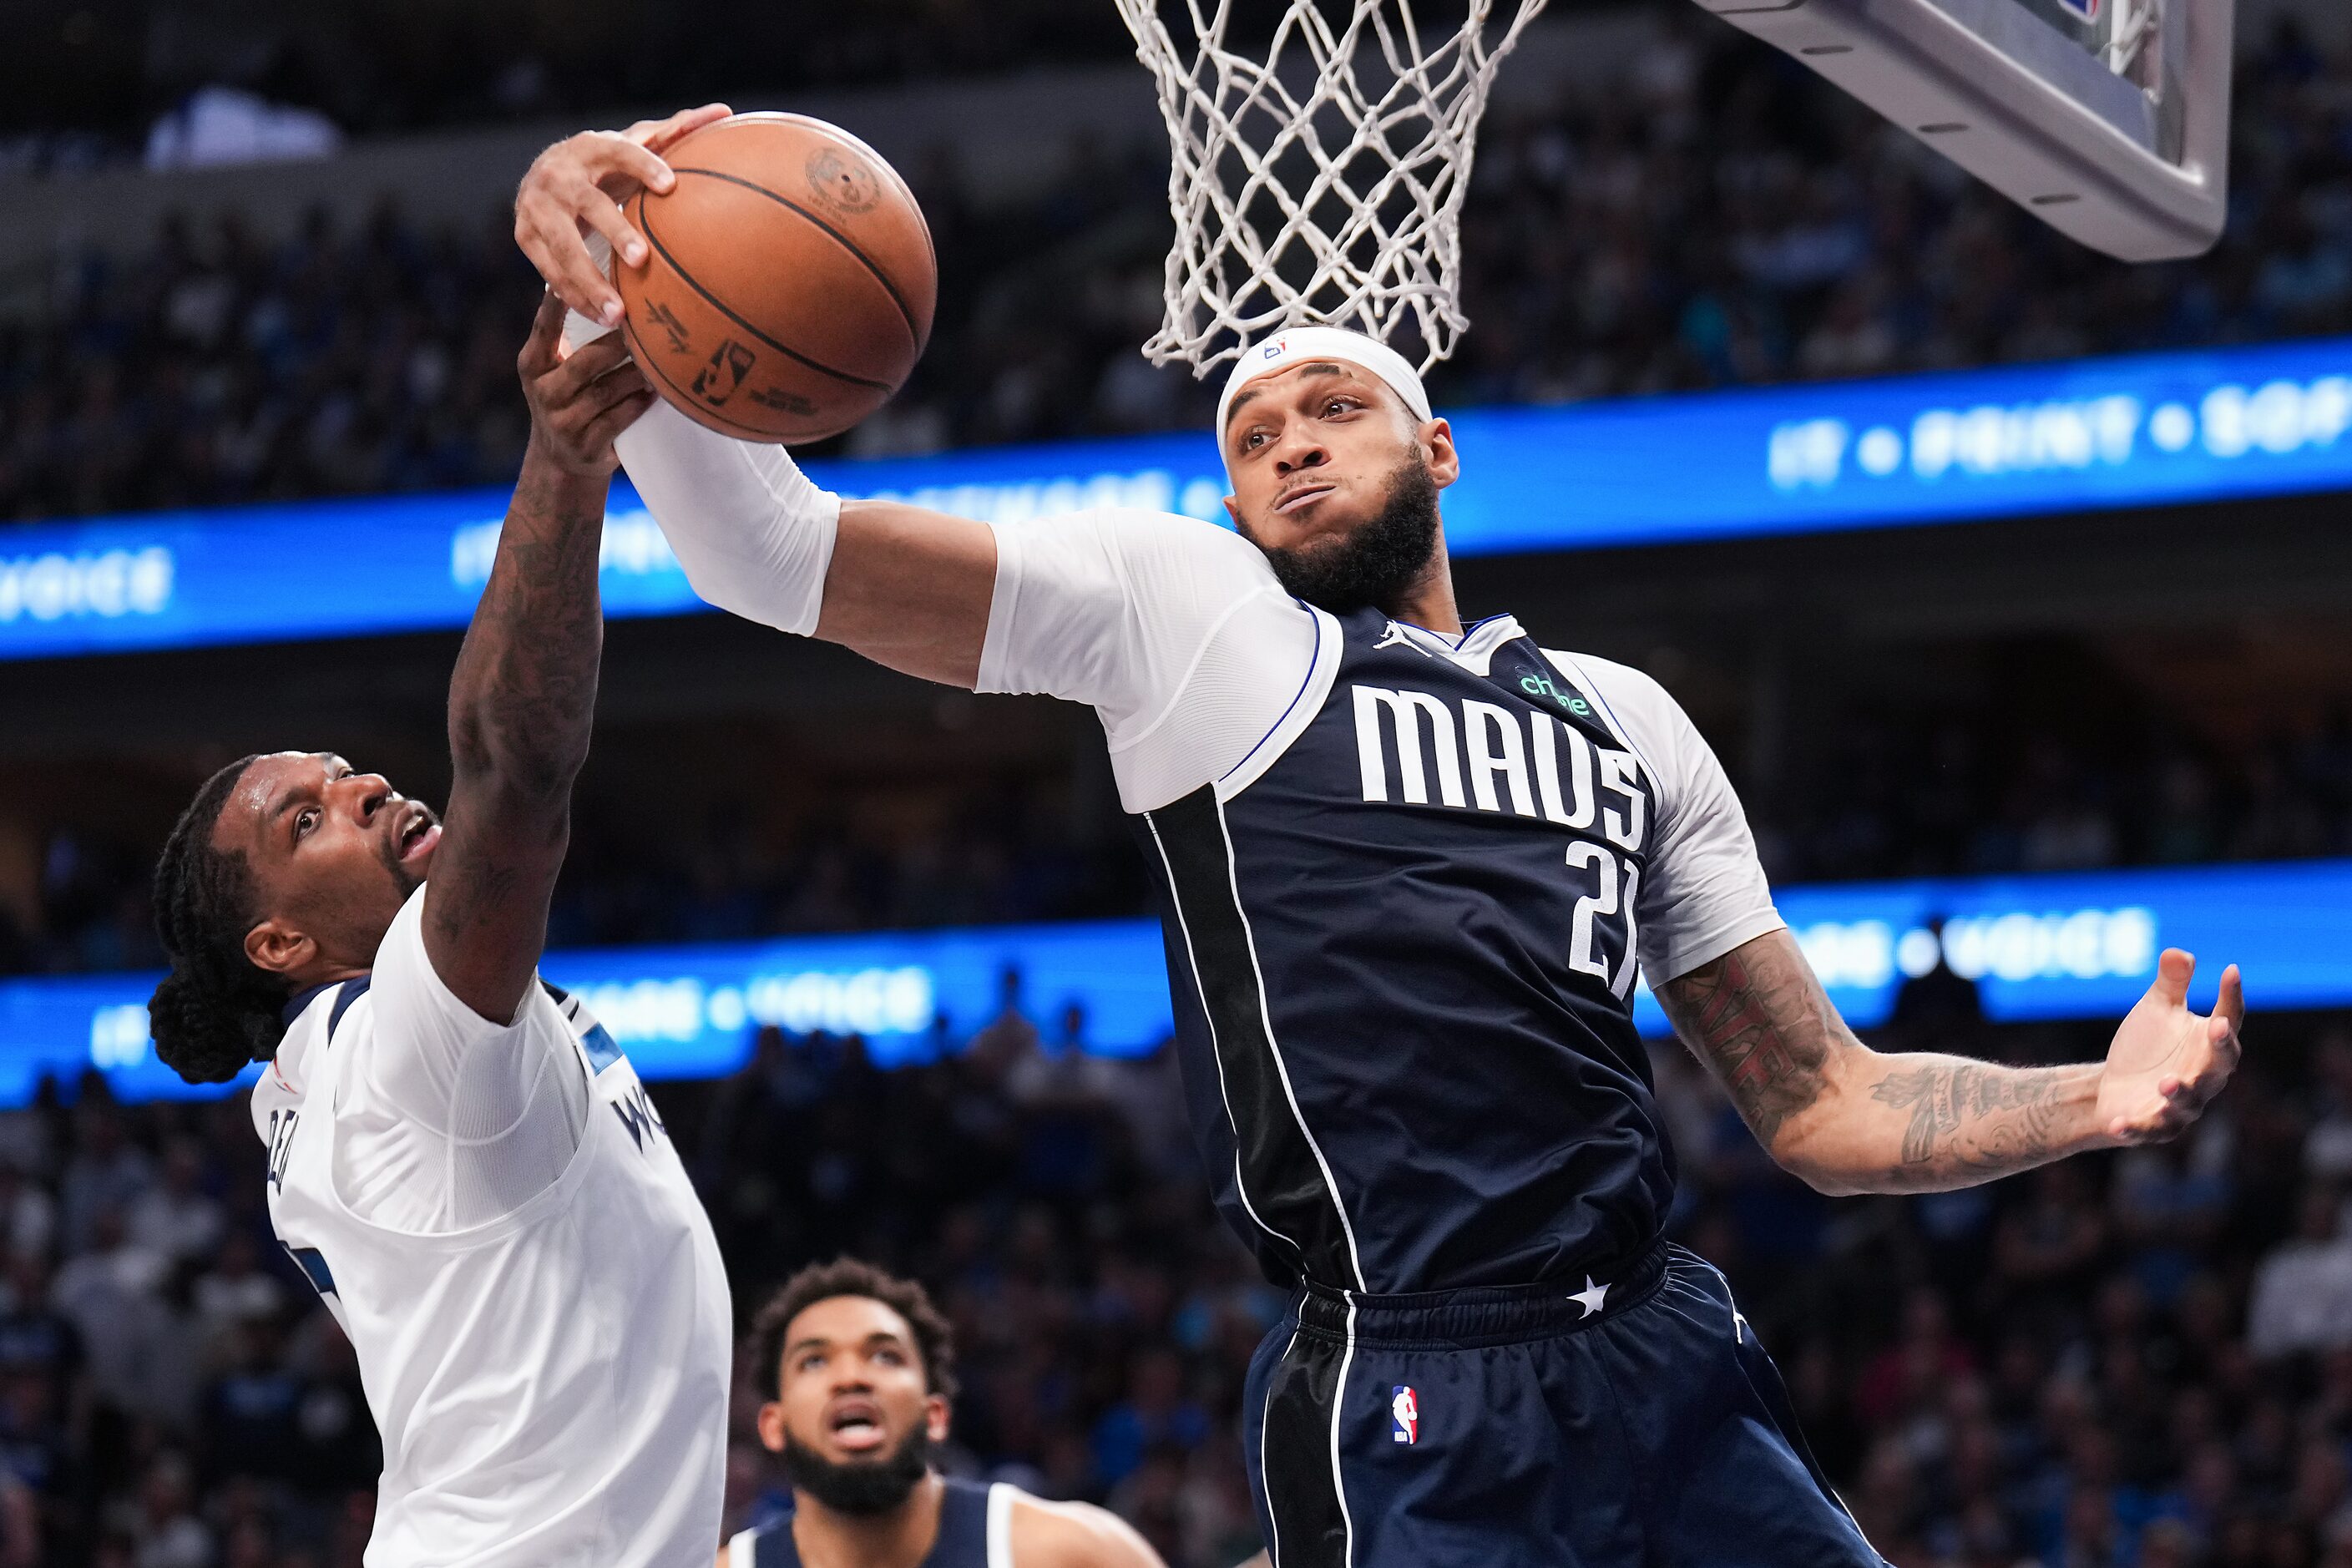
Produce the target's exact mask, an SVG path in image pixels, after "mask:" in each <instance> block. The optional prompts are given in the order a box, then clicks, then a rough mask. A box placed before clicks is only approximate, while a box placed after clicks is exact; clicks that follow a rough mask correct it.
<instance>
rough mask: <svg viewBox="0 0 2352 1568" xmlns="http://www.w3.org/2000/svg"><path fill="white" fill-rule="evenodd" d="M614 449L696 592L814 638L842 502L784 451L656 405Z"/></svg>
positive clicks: (726, 607)
mask: <svg viewBox="0 0 2352 1568" xmlns="http://www.w3.org/2000/svg"><path fill="white" fill-rule="evenodd" d="M615 446H616V447H617V448H618V450H619V452H620V454H621V461H622V463H623V465H624V466H625V467H626V468H627V469H628V472H629V482H630V483H631V484H634V485H635V486H636V489H637V496H638V499H640V500H643V501H644V502H645V503H646V510H648V511H650V512H652V513H653V514H654V521H656V522H658V523H659V524H661V531H662V532H663V534H664V535H665V536H666V537H667V539H668V540H669V547H670V550H671V551H672V552H674V553H675V554H676V555H677V563H678V564H679V565H680V566H683V567H684V568H686V580H687V581H688V582H689V583H691V584H694V591H695V592H696V593H698V594H699V595H702V597H703V598H704V599H705V600H706V601H708V602H709V603H710V604H712V605H717V606H718V607H719V609H722V610H727V611H730V612H731V613H732V614H735V615H738V616H743V617H744V618H745V619H747V620H753V621H760V622H762V623H764V624H765V625H768V626H775V627H777V628H779V629H780V630H782V631H788V632H796V633H798V634H800V635H801V636H803V637H806V636H808V635H809V634H810V633H812V632H814V631H815V630H816V618H817V611H818V610H819V608H820V607H821V606H822V605H824V574H825V571H826V569H827V568H828V567H830V566H831V565H832V564H833V542H834V539H835V536H836V534H837V533H838V532H839V530H840V526H841V498H840V497H839V496H836V495H835V494H834V493H833V492H831V491H830V490H823V489H818V488H817V487H816V485H815V483H814V481H812V480H811V479H809V477H808V476H807V475H805V474H803V473H802V472H801V471H800V469H799V468H798V467H797V466H795V465H794V464H793V459H792V456H791V454H790V453H788V452H786V451H785V450H784V449H783V448H782V447H770V446H762V445H760V444H757V443H754V442H751V441H738V440H736V439H734V438H733V437H728V436H721V435H719V433H718V432H717V431H715V430H706V429H704V428H703V427H702V426H699V425H697V424H696V423H695V422H694V421H693V420H691V419H689V418H688V417H687V416H685V415H683V414H680V413H679V412H678V411H677V409H675V408H673V407H671V406H670V405H669V404H668V403H667V402H665V401H663V400H662V399H659V398H656V399H655V401H654V405H653V406H652V407H651V408H648V409H647V410H646V413H645V416H644V417H643V418H641V419H639V420H638V421H637V422H636V423H635V425H632V426H629V427H628V428H627V429H626V430H625V431H623V432H622V433H621V438H620V440H619V441H618V442H617V443H615Z"/></svg>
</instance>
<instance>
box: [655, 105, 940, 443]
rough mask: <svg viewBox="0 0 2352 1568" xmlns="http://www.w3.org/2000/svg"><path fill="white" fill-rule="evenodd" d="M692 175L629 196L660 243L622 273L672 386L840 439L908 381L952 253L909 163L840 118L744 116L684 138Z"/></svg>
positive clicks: (742, 413)
mask: <svg viewBox="0 0 2352 1568" xmlns="http://www.w3.org/2000/svg"><path fill="white" fill-rule="evenodd" d="M668 162H669V164H670V167H671V168H672V170H674V171H675V172H676V174H677V184H675V185H673V186H672V187H671V188H670V190H669V191H668V192H667V194H665V195H656V194H654V193H652V192H650V191H647V192H640V193H639V194H638V195H636V196H635V197H633V198H632V199H631V200H630V201H629V203H628V205H627V213H628V217H629V221H630V222H631V223H633V224H635V226H636V229H637V232H638V233H639V234H642V235H643V236H645V238H646V249H647V254H646V259H645V261H644V262H643V263H642V264H640V265H638V266H635V267H629V266H622V267H620V268H618V269H617V273H616V278H615V280H616V282H617V283H618V284H619V287H620V290H621V299H622V301H623V302H624V304H625V306H626V307H627V314H626V316H625V320H624V322H623V329H624V331H625V332H626V333H627V336H628V343H629V351H630V353H632V354H634V355H635V358H636V362H637V363H638V364H639V365H640V366H642V367H643V368H644V370H645V373H646V378H647V379H648V380H649V381H651V382H652V383H653V384H654V386H655V388H656V390H658V391H659V392H660V394H661V395H663V396H664V397H666V398H667V399H668V400H669V401H670V402H672V403H674V404H676V405H677V406H678V407H679V408H680V409H682V410H684V411H685V412H686V413H687V414H688V415H689V416H692V417H693V418H695V419H697V420H698V421H700V422H701V423H702V424H704V425H707V426H709V427H710V428H712V429H713V430H717V431H719V432H721V433H723V434H725V435H729V436H734V437H740V438H741V439H744V440H751V441H782V442H805V441H819V440H823V439H824V438H825V437H829V436H837V435H839V434H840V433H841V432H843V431H844V430H846V429H848V428H849V427H850V426H853V425H856V423H857V422H858V421H860V420H862V419H864V418H865V417H866V416H867V415H869V414H872V413H873V412H874V411H875V410H876V409H877V408H879V407H881V406H882V405H883V404H884V403H886V402H887V401H888V400H889V398H890V395H892V394H893V393H895V392H897V391H898V388H899V387H900V386H902V385H903V384H905V383H906V380H907V377H908V374H909V373H911V372H912V371H913V370H914V368H915V362H916V360H917V359H919V358H920V357H921V355H922V352H923V345H924V343H925V342H927V341H928V340H929V337H930V331H931V315H932V310H933V308H934V307H935V305H936V304H937V301H938V298H939V266H938V262H937V261H936V259H935V258H934V257H933V255H932V251H931V235H930V229H929V226H927V225H926V224H925V223H924V222H923V214H922V209H921V208H920V207H919V206H918V205H916V203H915V197H914V194H913V193H912V192H910V191H909V190H908V188H907V183H906V182H905V181H904V180H902V179H900V178H899V177H898V171H897V170H895V169H893V168H891V167H890V165H889V164H888V163H886V162H884V161H883V159H882V157H881V155H880V154H878V153H876V152H875V151H874V149H872V148H871V147H868V146H867V145H866V143H865V142H860V141H859V140H858V139H857V138H856V137H855V136H852V135H850V134H849V133H848V132H845V131H843V130H841V129H840V128H839V127H837V126H833V125H828V124H826V123H825V122H824V121H821V120H812V119H810V118H808V117H807V116H805V115H800V114H738V115H734V116H732V117H730V118H729V119H726V120H722V121H719V122H718V123H716V124H713V125H709V126H705V127H704V128H703V129H702V130H700V131H698V132H694V133H693V134H692V135H690V136H688V137H687V138H686V139H685V140H684V141H682V142H679V143H677V146H675V147H673V148H671V149H670V152H669V154H668Z"/></svg>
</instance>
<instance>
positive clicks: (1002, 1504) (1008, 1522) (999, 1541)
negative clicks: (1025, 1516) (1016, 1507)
mask: <svg viewBox="0 0 2352 1568" xmlns="http://www.w3.org/2000/svg"><path fill="white" fill-rule="evenodd" d="M729 1568H736V1565H735V1564H730V1565H729ZM988 1568H1013V1489H1012V1488H1011V1487H1009V1486H1007V1485H1006V1484H1005V1483H1004V1482H1003V1481H997V1482H994V1483H992V1485H991V1486H990V1487H989V1489H988Z"/></svg>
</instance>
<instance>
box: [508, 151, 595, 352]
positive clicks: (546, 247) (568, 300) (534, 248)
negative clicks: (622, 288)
mask: <svg viewBox="0 0 2352 1568" xmlns="http://www.w3.org/2000/svg"><path fill="white" fill-rule="evenodd" d="M586 189H588V190H589V191H591V192H592V193H593V192H594V191H595V187H594V186H593V185H588V186H586ZM595 199H596V200H597V201H599V202H604V201H605V197H604V196H603V195H601V194H598V195H596V198H595ZM608 205H609V204H608ZM515 216H516V227H517V233H518V235H520V234H522V233H524V231H525V226H526V225H528V234H529V239H528V241H527V242H526V243H525V244H524V245H523V254H524V255H526V256H528V257H530V261H531V265H532V266H534V267H536V268H539V273H540V276H541V277H542V278H544V279H547V285H548V287H549V288H551V289H554V290H555V291H556V293H557V294H559V295H561V296H562V299H563V302H564V303H565V304H567V305H569V306H571V307H572V309H573V310H577V311H579V312H580V313H581V314H582V315H583V316H585V317H587V318H588V319H589V320H591V321H601V322H603V323H604V325H605V326H608V327H609V326H612V325H613V324H614V323H615V322H617V321H620V319H621V296H620V293H619V291H618V290H616V289H614V287H613V284H612V280H611V279H608V278H606V277H605V276H604V268H600V267H598V266H597V265H596V263H595V261H594V260H593V258H591V257H590V256H589V254H588V245H587V242H586V241H585V240H583V239H582V238H581V237H580V229H579V226H578V225H577V224H576V223H575V222H574V221H573V217H572V212H571V211H570V210H569V209H568V208H563V207H558V208H556V209H555V210H553V211H551V210H549V204H548V203H547V202H541V201H533V202H530V203H529V204H527V205H517V207H516V209H515Z"/></svg>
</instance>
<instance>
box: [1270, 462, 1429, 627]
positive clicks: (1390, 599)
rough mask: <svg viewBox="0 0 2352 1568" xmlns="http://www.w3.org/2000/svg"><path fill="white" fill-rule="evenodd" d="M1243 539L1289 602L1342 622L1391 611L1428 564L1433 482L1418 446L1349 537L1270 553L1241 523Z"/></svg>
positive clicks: (1345, 536)
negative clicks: (1363, 612) (1369, 610)
mask: <svg viewBox="0 0 2352 1568" xmlns="http://www.w3.org/2000/svg"><path fill="white" fill-rule="evenodd" d="M1240 526H1241V532H1242V537H1244V539H1247V540H1248V541H1249V542H1251V543H1252V544H1255V545H1256V546H1257V547H1258V548H1259V549H1260V550H1262V551H1264V552H1265V558H1266V560H1267V562H1268V563H1270V564H1272V566H1273V567H1274V575H1275V577H1276V580H1277V581H1279V582H1280V583H1281V584H1282V585H1283V587H1284V588H1285V589H1286V591H1287V592H1288V593H1289V594H1290V595H1291V596H1292V597H1293V598H1297V599H1304V600H1306V601H1307V603H1308V604H1310V605H1314V606H1316V607H1317V608H1318V609H1322V610H1328V611H1330V612H1331V613H1332V614H1333V615H1335V616H1345V615H1349V614H1352V613H1353V612H1355V611H1357V610H1360V609H1364V608H1366V607H1367V606H1378V607H1380V608H1382V609H1386V608H1388V607H1389V606H1390V605H1393V604H1394V603H1395V602H1396V601H1397V599H1398V598H1399V597H1400V596H1401V595H1402V594H1403V592H1404V590H1405V589H1406V588H1408V587H1410V586H1412V580H1413V579H1414V578H1416V577H1418V576H1420V575H1421V574H1422V572H1423V570H1424V569H1426V568H1427V567H1428V565H1429V558H1430V556H1431V555H1432V554H1433V552H1435V551H1436V549H1437V531H1438V527H1439V523H1438V515H1437V480H1436V479H1434V478H1433V477H1432V476H1431V474H1430V471H1429V465H1428V464H1427V463H1425V462H1423V461H1422V457H1421V451H1420V448H1418V447H1415V448H1414V449H1413V450H1412V452H1410V453H1409V454H1407V456H1406V458H1405V460H1404V462H1403V463H1402V465H1400V466H1399V467H1398V468H1397V471H1396V475H1395V477H1394V478H1392V479H1391V480H1390V481H1389V494H1388V500H1385V501H1383V502H1381V510H1379V511H1377V512H1375V513H1373V514H1372V516H1371V517H1370V519H1369V520H1368V521H1365V522H1364V523H1363V524H1362V525H1361V526H1360V527H1359V528H1357V529H1356V530H1354V531H1352V532H1349V533H1347V534H1344V535H1340V536H1338V537H1334V538H1327V539H1318V540H1313V541H1311V542H1307V543H1306V544H1301V545H1295V546H1291V547H1289V548H1286V549H1276V548H1275V547H1274V546H1272V545H1270V544H1268V543H1266V542H1265V541H1264V540H1262V539H1260V538H1259V537H1258V536H1257V535H1256V534H1255V533H1254V532H1252V531H1250V526H1249V524H1247V523H1245V522H1244V523H1242V524H1241V525H1240Z"/></svg>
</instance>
